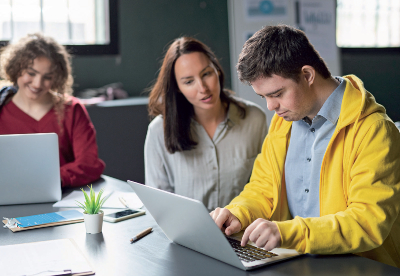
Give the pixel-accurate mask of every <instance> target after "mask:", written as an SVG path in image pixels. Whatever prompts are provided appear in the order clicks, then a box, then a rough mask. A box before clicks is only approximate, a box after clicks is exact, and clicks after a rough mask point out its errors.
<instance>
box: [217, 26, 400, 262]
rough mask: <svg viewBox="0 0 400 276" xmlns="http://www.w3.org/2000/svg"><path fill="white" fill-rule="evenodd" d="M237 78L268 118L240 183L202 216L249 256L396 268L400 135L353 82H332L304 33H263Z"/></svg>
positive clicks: (399, 258) (399, 257)
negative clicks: (236, 239) (238, 236)
mask: <svg viewBox="0 0 400 276" xmlns="http://www.w3.org/2000/svg"><path fill="white" fill-rule="evenodd" d="M237 69H238V73H239V79H240V80H241V81H242V82H245V83H248V84H249V85H251V86H252V87H253V89H254V91H255V92H256V93H257V94H258V95H260V96H261V97H263V98H265V99H266V100H267V105H268V109H269V110H274V111H275V113H276V114H275V115H274V117H273V118H272V122H271V126H270V129H269V133H268V135H267V137H266V139H265V141H264V144H263V148H262V152H261V153H260V154H259V156H258V157H257V159H256V161H255V163H254V168H253V173H252V176H251V179H250V182H249V183H248V184H247V185H246V186H245V188H244V190H243V191H242V193H241V194H240V195H239V196H237V197H236V198H234V199H233V200H232V201H231V203H230V204H229V205H228V206H226V207H225V208H217V209H216V210H214V211H213V212H211V216H212V217H213V219H214V221H215V222H216V224H217V225H218V227H220V228H221V229H222V230H224V231H225V233H226V234H227V235H231V234H233V233H236V232H239V231H240V230H243V229H245V232H244V234H243V238H242V245H245V244H246V243H247V242H248V241H249V240H251V241H252V242H254V243H255V244H256V245H257V246H259V247H264V248H265V249H266V250H271V249H273V248H276V247H283V248H292V249H296V250H297V251H299V252H303V253H312V254H344V253H356V254H357V255H360V256H364V257H368V258H371V259H374V260H377V261H380V262H383V263H386V264H389V265H392V266H396V267H399V268H400V218H399V212H400V133H399V131H398V130H397V128H396V127H395V125H394V124H393V122H392V121H391V120H390V118H389V117H388V116H387V115H386V111H385V108H384V107H383V106H381V105H379V104H378V103H376V101H375V99H374V97H373V96H372V94H371V93H369V92H368V91H367V90H366V89H365V88H364V86H363V82H362V81H361V80H360V79H358V78H357V77H356V76H354V75H349V76H345V77H343V78H341V77H332V76H331V74H330V72H329V70H328V68H327V66H326V64H325V63H324V61H323V60H322V58H321V57H320V56H319V54H318V52H317V51H316V50H315V49H314V47H313V46H312V45H311V44H310V42H309V41H308V39H307V37H306V36H305V34H304V33H303V32H302V31H300V30H297V29H295V28H292V27H289V26H285V25H279V26H267V27H265V28H263V29H261V30H260V31H258V32H257V33H255V34H254V35H253V36H252V37H251V38H250V39H249V40H248V41H247V42H246V43H245V45H244V47H243V50H242V52H241V54H240V56H239V62H238V64H237Z"/></svg>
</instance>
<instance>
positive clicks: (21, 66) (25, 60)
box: [0, 33, 74, 120]
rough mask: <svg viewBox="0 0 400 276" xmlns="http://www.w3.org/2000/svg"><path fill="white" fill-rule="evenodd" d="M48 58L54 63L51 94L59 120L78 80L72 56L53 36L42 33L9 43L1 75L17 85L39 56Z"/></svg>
mask: <svg viewBox="0 0 400 276" xmlns="http://www.w3.org/2000/svg"><path fill="white" fill-rule="evenodd" d="M39 57H45V58H47V59H49V60H50V62H51V63H52V67H53V68H52V70H53V72H54V78H53V83H52V86H51V90H50V93H51V94H52V96H53V103H54V107H55V110H56V112H57V115H58V116H59V120H61V118H62V116H63V115H62V114H63V106H64V103H65V101H66V100H67V99H68V97H69V95H71V94H72V84H73V82H74V80H73V77H72V68H71V55H70V54H69V53H68V51H67V50H66V48H65V47H64V46H63V45H61V44H59V43H58V42H57V41H55V40H54V39H53V38H51V37H48V36H43V35H42V34H39V33H35V34H28V35H27V36H25V37H23V38H21V39H20V40H19V41H18V42H16V43H13V44H10V45H7V46H6V47H4V48H3V49H2V51H1V52H0V77H1V78H2V79H4V80H6V81H10V82H12V83H13V84H14V86H17V79H18V78H19V77H20V76H21V75H22V72H23V71H24V70H25V69H27V68H28V67H29V66H30V65H32V64H33V61H34V60H35V59H36V58H39Z"/></svg>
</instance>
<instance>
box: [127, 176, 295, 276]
mask: <svg viewBox="0 0 400 276" xmlns="http://www.w3.org/2000/svg"><path fill="white" fill-rule="evenodd" d="M128 183H129V185H130V186H131V187H132V189H133V190H134V191H135V192H136V194H137V195H138V196H139V198H140V200H141V201H142V202H143V204H144V206H145V207H146V208H147V210H148V211H149V212H150V214H151V215H152V216H153V217H154V219H155V220H156V222H157V224H158V225H159V226H160V228H161V229H162V230H163V232H164V233H165V235H166V236H167V237H168V239H170V240H171V241H172V242H174V243H177V244H180V245H183V246H185V247H187V248H190V249H192V250H195V251H197V252H200V253H203V254H204V255H207V256H209V257H212V258H215V259H217V260H220V261H222V262H225V263H228V264H230V265H233V266H235V267H237V268H240V269H243V270H250V269H254V268H257V267H260V266H265V265H269V264H272V263H276V262H279V261H283V260H287V259H289V258H293V257H296V256H299V255H300V253H298V252H297V251H296V250H291V249H283V248H276V249H274V250H271V251H266V250H264V249H260V248H257V247H255V246H251V245H247V246H245V247H241V246H240V242H239V241H238V240H236V239H234V238H230V237H226V236H225V235H224V234H223V233H222V231H221V230H220V229H219V228H218V226H217V225H216V224H215V223H214V220H213V219H212V218H211V216H210V214H209V213H208V211H207V208H206V207H205V206H204V204H203V203H202V202H200V201H198V200H194V199H190V198H187V197H184V196H180V195H176V194H173V193H169V192H166V191H162V190H159V189H156V188H153V187H149V186H145V185H142V184H140V183H136V182H133V181H129V180H128ZM194 229H195V230H196V231H193V230H194Z"/></svg>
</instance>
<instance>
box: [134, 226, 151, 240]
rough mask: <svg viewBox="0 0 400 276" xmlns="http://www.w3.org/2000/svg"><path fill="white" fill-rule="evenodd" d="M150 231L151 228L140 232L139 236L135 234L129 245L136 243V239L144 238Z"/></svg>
mask: <svg viewBox="0 0 400 276" xmlns="http://www.w3.org/2000/svg"><path fill="white" fill-rule="evenodd" d="M152 230H153V228H152V227H149V228H147V229H146V230H143V231H142V232H140V233H139V234H137V235H136V236H134V237H133V238H132V239H131V243H133V242H135V241H137V240H138V239H140V238H142V237H144V236H146V235H147V234H149V233H150V232H151V231H152Z"/></svg>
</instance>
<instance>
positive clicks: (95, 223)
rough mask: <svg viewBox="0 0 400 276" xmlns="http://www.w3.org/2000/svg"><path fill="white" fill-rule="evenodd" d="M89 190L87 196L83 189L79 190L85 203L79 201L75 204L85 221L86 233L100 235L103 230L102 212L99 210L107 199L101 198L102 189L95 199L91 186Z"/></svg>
mask: <svg viewBox="0 0 400 276" xmlns="http://www.w3.org/2000/svg"><path fill="white" fill-rule="evenodd" d="M88 187H89V186H88ZM89 188H90V192H89V195H88V194H87V193H86V191H85V190H84V189H82V188H81V190H82V192H83V195H84V196H85V201H84V202H83V203H81V202H79V201H76V202H77V204H78V206H79V207H81V208H82V209H83V219H84V221H85V227H86V233H88V234H97V233H100V232H101V230H102V228H103V215H104V212H103V211H102V210H101V207H102V206H103V204H104V202H105V201H106V200H107V197H103V198H102V197H101V196H102V194H103V192H104V189H101V190H100V191H99V193H98V194H97V197H96V194H95V192H94V190H93V188H92V185H90V187H89Z"/></svg>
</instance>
